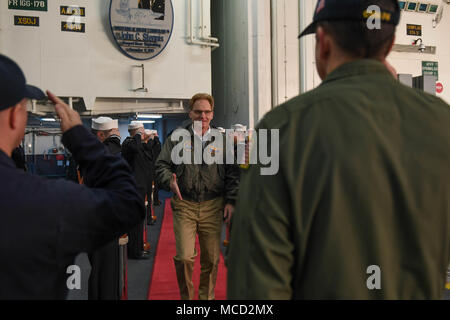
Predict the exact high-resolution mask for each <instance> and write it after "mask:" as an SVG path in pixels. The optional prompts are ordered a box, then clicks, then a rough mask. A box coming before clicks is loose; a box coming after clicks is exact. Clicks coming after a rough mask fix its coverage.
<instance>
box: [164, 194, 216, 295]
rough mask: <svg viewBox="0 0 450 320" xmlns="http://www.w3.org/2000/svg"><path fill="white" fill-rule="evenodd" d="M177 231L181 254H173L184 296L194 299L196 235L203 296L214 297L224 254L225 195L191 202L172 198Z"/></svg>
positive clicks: (174, 223)
mask: <svg viewBox="0 0 450 320" xmlns="http://www.w3.org/2000/svg"><path fill="white" fill-rule="evenodd" d="M171 205H172V211H173V231H174V233H175V242H176V249H177V254H176V256H175V257H174V258H173V260H174V263H175V269H176V273H177V280H178V287H179V289H180V296H181V299H182V300H193V299H194V284H193V282H192V272H193V270H194V261H195V257H196V256H197V252H196V250H195V236H196V234H197V233H198V239H199V243H200V265H201V272H200V286H199V297H198V298H199V300H213V299H214V287H215V285H216V278H217V268H218V265H219V258H220V233H221V230H222V219H223V208H224V203H223V198H216V199H213V200H209V201H205V202H190V201H186V200H179V199H174V198H172V200H171Z"/></svg>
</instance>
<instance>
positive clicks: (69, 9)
mask: <svg viewBox="0 0 450 320" xmlns="http://www.w3.org/2000/svg"><path fill="white" fill-rule="evenodd" d="M59 13H60V14H61V15H62V16H78V17H85V16H86V8H84V7H78V6H61V7H60V9H59Z"/></svg>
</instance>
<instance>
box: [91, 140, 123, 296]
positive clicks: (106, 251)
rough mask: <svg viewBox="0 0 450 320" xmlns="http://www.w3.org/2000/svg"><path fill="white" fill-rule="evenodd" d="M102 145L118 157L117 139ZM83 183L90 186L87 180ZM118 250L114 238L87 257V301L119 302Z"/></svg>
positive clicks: (106, 141) (117, 244)
mask: <svg viewBox="0 0 450 320" xmlns="http://www.w3.org/2000/svg"><path fill="white" fill-rule="evenodd" d="M103 144H104V145H105V146H106V149H108V151H109V152H111V153H112V154H115V155H120V152H121V145H120V138H119V137H116V136H112V137H109V138H108V139H106V140H105V141H103ZM84 183H85V184H86V185H87V186H90V181H89V180H88V179H86V180H85V181H84ZM120 250H121V248H120V246H119V239H118V238H116V239H114V240H113V241H111V242H109V243H107V244H106V245H104V246H103V247H101V248H100V249H98V250H96V251H94V252H93V253H90V254H89V255H88V257H89V262H90V263H91V273H90V275H89V290H88V293H89V295H88V299H89V300H120V298H121V295H120V291H121V290H120V286H119V284H120V263H121V262H120V258H119V256H120V253H119V252H120Z"/></svg>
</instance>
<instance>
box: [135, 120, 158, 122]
mask: <svg viewBox="0 0 450 320" xmlns="http://www.w3.org/2000/svg"><path fill="white" fill-rule="evenodd" d="M139 122H140V123H155V122H156V121H153V120H146V121H139Z"/></svg>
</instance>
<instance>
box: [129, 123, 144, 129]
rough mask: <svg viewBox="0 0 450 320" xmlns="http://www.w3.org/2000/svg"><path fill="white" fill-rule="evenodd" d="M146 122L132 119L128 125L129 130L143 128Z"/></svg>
mask: <svg viewBox="0 0 450 320" xmlns="http://www.w3.org/2000/svg"><path fill="white" fill-rule="evenodd" d="M143 127H144V124H143V123H142V122H140V121H131V123H130V124H129V125H128V130H136V129H139V128H143Z"/></svg>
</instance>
